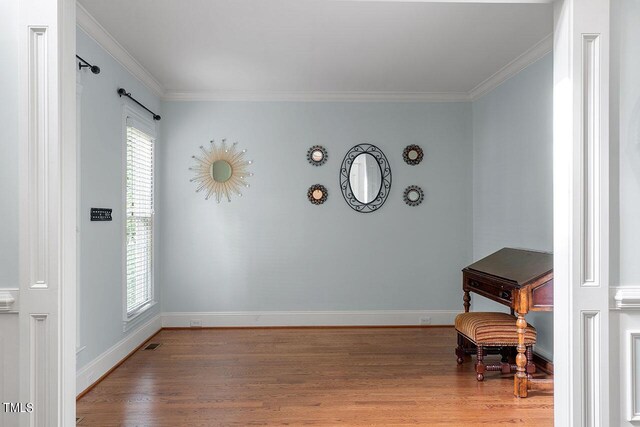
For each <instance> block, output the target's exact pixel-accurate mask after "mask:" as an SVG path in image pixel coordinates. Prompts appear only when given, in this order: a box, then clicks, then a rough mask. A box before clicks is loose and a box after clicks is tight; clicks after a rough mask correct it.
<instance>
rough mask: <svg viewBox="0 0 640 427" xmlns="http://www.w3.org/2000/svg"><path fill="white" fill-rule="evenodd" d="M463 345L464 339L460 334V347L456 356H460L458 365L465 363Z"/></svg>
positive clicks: (457, 348)
mask: <svg viewBox="0 0 640 427" xmlns="http://www.w3.org/2000/svg"><path fill="white" fill-rule="evenodd" d="M463 343H464V338H462V335H460V334H458V347H456V356H458V359H457V362H458V365H462V362H464V347H463Z"/></svg>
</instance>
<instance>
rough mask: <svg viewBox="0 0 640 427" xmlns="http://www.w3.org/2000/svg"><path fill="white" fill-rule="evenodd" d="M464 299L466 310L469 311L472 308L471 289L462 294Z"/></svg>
mask: <svg viewBox="0 0 640 427" xmlns="http://www.w3.org/2000/svg"><path fill="white" fill-rule="evenodd" d="M462 301H463V303H464V304H463V305H464V312H465V313H468V312H469V309H470V308H471V295H469V291H464V295H463V296H462Z"/></svg>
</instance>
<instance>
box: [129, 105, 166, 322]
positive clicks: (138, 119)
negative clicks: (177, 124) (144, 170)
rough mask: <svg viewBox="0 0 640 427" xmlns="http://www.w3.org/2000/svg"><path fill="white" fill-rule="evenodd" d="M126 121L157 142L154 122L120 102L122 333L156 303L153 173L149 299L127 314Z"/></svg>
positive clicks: (154, 154) (154, 188)
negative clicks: (128, 120)
mask: <svg viewBox="0 0 640 427" xmlns="http://www.w3.org/2000/svg"><path fill="white" fill-rule="evenodd" d="M127 119H133V121H134V122H135V123H136V125H138V126H140V127H139V128H138V129H140V130H141V131H143V132H145V133H147V134H148V135H149V136H151V137H152V138H153V141H154V144H155V142H156V141H157V127H156V123H155V121H154V120H152V119H151V118H149V117H148V114H145V113H143V112H141V111H139V109H136V108H134V107H133V106H132V105H131V104H130V103H129V102H127V101H126V100H124V99H123V100H122V201H121V203H120V208H121V209H122V215H121V221H120V230H122V233H123V234H122V321H123V331H127V330H128V329H130V328H131V327H132V326H133V325H132V324H131V322H134V321H135V320H136V319H138V318H139V317H140V316H141V315H143V314H144V313H146V312H147V311H148V310H149V309H151V308H152V307H153V306H155V305H156V304H157V303H158V301H157V300H156V284H155V255H156V239H155V235H156V214H155V200H156V198H155V196H156V194H155V193H156V186H155V173H154V185H153V200H154V211H153V215H152V218H153V219H152V228H151V230H152V235H153V240H152V246H151V259H152V260H153V264H152V268H151V299H150V300H149V302H148V303H146V304H145V305H143V306H141V307H139V308H138V309H136V310H135V311H133V312H132V313H127V239H126V229H127V218H126V216H127V215H126V206H127V174H126V170H127ZM155 164H156V150H155V146H154V150H153V165H154V166H153V167H154V172H155Z"/></svg>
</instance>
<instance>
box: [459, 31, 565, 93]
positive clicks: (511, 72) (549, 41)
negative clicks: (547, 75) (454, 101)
mask: <svg viewBox="0 0 640 427" xmlns="http://www.w3.org/2000/svg"><path fill="white" fill-rule="evenodd" d="M552 50H553V33H552V34H549V35H548V36H546V37H545V38H543V39H542V40H540V41H539V42H538V43H536V44H535V45H533V46H532V47H531V48H530V49H528V50H527V51H526V52H524V53H523V54H522V55H520V56H518V57H517V58H516V59H514V60H513V61H511V62H509V63H508V64H507V65H505V66H504V67H502V68H501V69H499V70H498V71H496V72H495V73H494V74H493V75H491V76H490V77H489V78H487V79H486V80H484V81H483V82H482V83H480V84H479V85H477V86H476V87H474V88H473V89H471V90H470V91H469V98H470V99H471V100H472V101H475V100H476V99H478V98H480V97H482V96H484V95H486V94H487V93H489V92H491V91H492V90H494V89H495V88H497V87H498V86H500V85H501V84H502V83H504V82H505V81H507V80H509V79H510V78H511V77H513V76H515V75H516V74H518V73H519V72H520V71H522V70H524V69H525V68H527V67H528V66H529V65H531V64H533V63H534V62H536V61H538V60H539V59H541V58H542V57H543V56H545V55H546V54H547V53H549V52H551V51H552Z"/></svg>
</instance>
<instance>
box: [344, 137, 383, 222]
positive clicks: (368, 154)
mask: <svg viewBox="0 0 640 427" xmlns="http://www.w3.org/2000/svg"><path fill="white" fill-rule="evenodd" d="M340 189H341V190H342V196H343V197H344V200H345V201H346V202H347V204H349V206H350V207H351V208H352V209H354V210H356V211H358V212H365V213H366V212H373V211H375V210H377V209H379V208H380V207H381V206H382V205H383V204H384V202H385V201H386V200H387V197H388V196H389V191H390V190H391V168H390V167H389V161H388V160H387V157H386V156H385V155H384V153H383V152H382V151H381V150H380V149H379V148H378V147H376V146H375V145H372V144H359V145H356V146H354V147H352V148H351V149H350V150H349V151H347V154H346V155H345V156H344V159H343V160H342V167H341V168H340Z"/></svg>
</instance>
